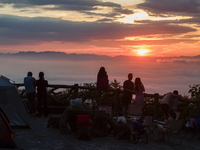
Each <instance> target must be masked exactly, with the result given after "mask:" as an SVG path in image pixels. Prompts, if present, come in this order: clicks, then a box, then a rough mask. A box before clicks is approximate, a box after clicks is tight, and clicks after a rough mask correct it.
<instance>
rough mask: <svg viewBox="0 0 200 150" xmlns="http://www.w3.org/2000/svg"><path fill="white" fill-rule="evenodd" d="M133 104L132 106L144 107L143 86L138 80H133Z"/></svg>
mask: <svg viewBox="0 0 200 150" xmlns="http://www.w3.org/2000/svg"><path fill="white" fill-rule="evenodd" d="M134 89H135V103H134V104H137V105H139V104H141V105H144V93H143V92H144V91H145V89H144V85H143V84H142V82H141V79H140V78H138V77H137V78H135V87H134Z"/></svg>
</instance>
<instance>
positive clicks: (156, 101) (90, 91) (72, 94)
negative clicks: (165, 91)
mask: <svg viewBox="0 0 200 150" xmlns="http://www.w3.org/2000/svg"><path fill="white" fill-rule="evenodd" d="M15 86H16V87H17V88H19V87H23V90H20V91H21V92H20V96H21V97H23V95H24V93H25V90H24V84H23V83H15ZM48 88H50V90H48V97H49V98H50V99H51V100H52V101H55V102H57V103H59V102H60V103H61V102H62V103H65V102H66V103H67V101H69V98H73V99H74V98H80V97H81V98H82V99H83V101H84V100H86V99H90V98H101V99H106V98H107V97H115V98H114V101H113V102H114V104H115V109H114V111H115V112H117V111H119V108H120V107H119V105H120V95H121V94H122V92H123V91H122V90H120V89H115V90H114V89H110V90H108V91H107V94H105V95H103V96H102V95H100V94H98V93H97V92H95V91H97V89H96V88H94V87H86V86H79V85H78V84H74V85H59V84H49V85H48ZM58 89H65V90H66V91H67V92H68V93H67V94H65V95H64V96H58V98H55V97H54V96H55V95H58V94H59V92H58V93H56V92H55V91H56V90H58ZM81 90H84V91H85V93H84V95H80V91H81ZM94 93H96V94H94ZM144 97H145V98H150V99H153V100H152V101H151V102H148V103H146V104H145V107H144V109H147V110H148V106H150V105H151V106H153V116H154V118H155V119H157V118H158V116H159V113H160V112H159V111H160V110H159V105H160V99H162V98H163V95H159V93H155V94H147V93H144ZM191 104H195V107H196V108H195V107H192V106H191ZM183 108H184V109H185V108H187V109H186V110H185V113H184V114H182V116H181V118H184V117H187V116H198V117H200V99H198V100H196V99H192V100H191V99H180V102H179V105H178V110H179V111H182V109H183ZM194 109H196V110H197V111H196V113H192V112H191V111H194Z"/></svg>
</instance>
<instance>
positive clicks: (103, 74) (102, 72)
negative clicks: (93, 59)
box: [98, 67, 107, 77]
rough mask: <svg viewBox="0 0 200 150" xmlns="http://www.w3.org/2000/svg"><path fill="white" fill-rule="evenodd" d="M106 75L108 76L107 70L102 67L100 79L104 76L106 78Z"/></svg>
mask: <svg viewBox="0 0 200 150" xmlns="http://www.w3.org/2000/svg"><path fill="white" fill-rule="evenodd" d="M106 75H107V73H106V69H105V68H104V67H101V68H100V69H99V73H98V77H104V76H106Z"/></svg>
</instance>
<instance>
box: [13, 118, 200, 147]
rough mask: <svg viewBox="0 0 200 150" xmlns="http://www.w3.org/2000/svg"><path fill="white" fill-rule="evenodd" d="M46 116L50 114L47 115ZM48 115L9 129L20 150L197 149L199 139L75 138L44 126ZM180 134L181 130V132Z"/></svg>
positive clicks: (110, 136)
mask: <svg viewBox="0 0 200 150" xmlns="http://www.w3.org/2000/svg"><path fill="white" fill-rule="evenodd" d="M49 117H50V116H49ZM49 117H48V118H45V117H44V116H42V117H30V121H31V129H13V132H14V138H15V142H16V144H17V145H18V147H19V148H20V149H24V150H66V149H69V150H121V149H123V150H132V149H134V150H137V149H140V150H143V149H144V150H146V149H149V150H151V149H152V150H160V149H162V150H165V149H172V150H173V149H174V150H188V149H200V141H197V139H192V141H190V142H188V141H187V139H182V141H183V142H182V145H179V146H170V145H169V143H167V142H156V141H155V140H154V136H153V135H150V136H149V137H148V139H149V143H148V144H144V143H141V142H140V143H138V144H133V143H130V142H128V141H126V140H116V139H115V138H114V137H113V135H112V134H110V135H109V136H108V137H103V138H93V139H92V141H79V140H77V139H76V138H75V135H74V134H73V133H72V134H70V135H63V134H60V132H59V129H54V128H47V127H46V125H47V121H48V119H49ZM182 134H184V131H183V132H182ZM171 141H172V142H173V143H177V142H179V138H178V137H177V136H174V137H172V140H171Z"/></svg>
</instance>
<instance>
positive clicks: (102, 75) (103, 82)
mask: <svg viewBox="0 0 200 150" xmlns="http://www.w3.org/2000/svg"><path fill="white" fill-rule="evenodd" d="M108 88H109V80H108V75H107V72H106V70H105V68H104V67H101V68H100V69H99V72H98V74H97V90H98V93H99V94H102V92H103V91H107V90H108Z"/></svg>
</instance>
